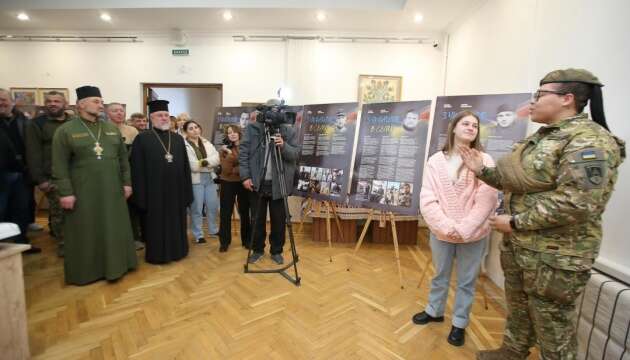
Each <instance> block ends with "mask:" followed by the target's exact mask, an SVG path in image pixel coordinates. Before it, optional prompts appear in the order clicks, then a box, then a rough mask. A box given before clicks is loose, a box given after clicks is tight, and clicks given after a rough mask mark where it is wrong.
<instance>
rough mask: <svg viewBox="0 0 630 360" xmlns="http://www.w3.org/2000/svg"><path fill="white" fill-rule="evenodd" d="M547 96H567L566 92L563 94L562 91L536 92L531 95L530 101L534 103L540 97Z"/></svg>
mask: <svg viewBox="0 0 630 360" xmlns="http://www.w3.org/2000/svg"><path fill="white" fill-rule="evenodd" d="M547 94H555V95H566V94H568V93H567V92H563V91H553V90H537V91H536V92H535V93H534V95H532V100H533V101H534V102H536V101H538V99H540V98H541V97H543V96H545V95H547Z"/></svg>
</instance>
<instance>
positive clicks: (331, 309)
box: [24, 217, 505, 360]
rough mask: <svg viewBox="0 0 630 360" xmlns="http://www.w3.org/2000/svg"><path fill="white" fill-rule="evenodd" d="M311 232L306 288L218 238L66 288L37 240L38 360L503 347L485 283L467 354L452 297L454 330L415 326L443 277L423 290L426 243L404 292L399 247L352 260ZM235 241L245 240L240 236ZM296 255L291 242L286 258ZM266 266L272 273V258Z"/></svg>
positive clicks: (28, 275) (31, 307)
mask: <svg viewBox="0 0 630 360" xmlns="http://www.w3.org/2000/svg"><path fill="white" fill-rule="evenodd" d="M38 221H39V223H40V224H45V222H46V221H45V219H44V218H43V217H42V218H40V219H38ZM233 228H234V229H237V228H238V226H234V227H233ZM298 228H299V227H298V226H295V229H296V230H297V229H298ZM310 234H311V228H310V225H305V227H304V230H303V231H302V232H301V233H296V237H297V248H298V252H299V254H300V257H301V261H300V263H299V271H300V276H301V277H302V286H300V287H295V286H294V285H292V284H291V283H289V282H288V281H287V280H286V279H284V278H283V277H281V276H280V275H278V274H269V275H267V274H264V275H262V274H244V273H243V263H244V261H245V256H246V251H245V250H243V249H242V248H241V247H240V245H238V244H234V245H236V246H234V245H233V246H232V247H231V248H230V250H229V251H228V252H227V253H219V252H218V240H217V238H215V237H213V238H210V239H209V243H208V244H203V245H196V244H191V251H190V255H189V256H188V257H187V258H186V259H183V260H182V261H179V262H177V263H172V264H169V265H163V266H156V265H150V264H147V263H145V262H144V261H143V260H141V262H140V266H139V269H137V270H136V271H134V272H132V273H129V274H127V275H126V276H125V277H124V278H123V279H121V280H119V281H117V282H115V283H108V282H106V281H100V282H97V283H94V284H91V285H88V286H84V287H77V286H65V285H64V283H63V260H62V259H60V258H57V256H56V255H55V244H54V240H53V239H52V238H50V237H49V236H48V235H47V234H46V233H45V232H40V233H36V234H33V236H32V239H33V242H34V243H35V244H36V245H38V246H40V247H42V248H43V253H42V254H40V255H29V256H25V257H24V261H25V265H24V272H25V287H26V298H27V312H28V324H29V338H30V346H31V353H32V355H33V358H34V359H50V360H53V359H137V360H140V359H151V360H154V359H473V358H474V353H475V351H476V350H477V349H485V348H493V347H496V346H498V345H499V344H500V342H501V338H502V331H503V325H504V318H505V310H504V305H503V304H502V302H503V300H502V292H501V291H500V289H498V288H497V287H496V286H494V285H493V284H492V283H491V282H490V281H489V280H485V281H482V283H483V287H484V288H485V290H486V293H487V295H488V298H489V309H488V310H485V309H484V307H483V298H482V296H481V292H480V291H477V295H476V298H475V304H474V306H473V311H472V321H471V324H470V326H469V327H468V329H467V331H466V335H467V337H466V344H465V346H463V347H461V348H456V347H453V346H451V345H449V344H448V343H447V342H446V336H447V335H448V332H449V330H450V326H451V324H450V320H451V317H450V313H451V311H452V304H453V297H454V288H453V287H451V291H450V293H449V300H448V306H447V314H446V318H447V319H446V321H445V322H444V323H440V324H429V325H427V326H417V325H414V324H413V323H411V321H410V319H411V316H412V315H413V314H414V313H416V312H418V311H420V310H422V309H423V307H424V305H425V304H426V301H427V295H428V289H429V282H430V277H431V275H432V272H429V274H428V276H427V277H426V279H425V281H424V283H423V284H422V286H421V288H418V281H419V279H420V274H421V270H422V265H423V264H424V261H425V259H426V258H427V255H428V254H429V252H428V248H427V247H426V245H425V246H421V247H417V246H401V263H402V267H403V279H404V285H405V289H404V290H401V289H400V287H399V281H398V273H397V268H396V263H395V260H394V248H393V246H392V245H391V244H388V245H379V244H369V243H366V244H365V245H364V246H363V247H362V249H361V250H360V251H359V254H358V258H357V259H356V260H353V259H352V257H351V253H352V247H351V246H352V245H350V244H345V245H341V244H334V248H333V250H332V253H331V252H329V250H328V248H327V244H325V243H316V242H313V241H312V240H311V237H310V236H311V235H310ZM420 235H421V239H422V243H423V244H426V236H427V234H426V233H425V231H422V230H420ZM233 239H234V241H235V242H236V243H238V242H239V240H238V239H239V238H238V236H237V233H236V232H235V233H234V236H233ZM287 250H288V242H287V247H285V257H288V255H289V254H290V252H289V251H287ZM330 254H332V257H333V261H332V262H329V255H330ZM139 255H140V256H139V257H140V258H142V256H143V252H142V251H141V252H139ZM348 264H351V271H350V272H348V271H346V268H347V266H348ZM261 266H271V260H270V259H269V257H268V255H266V256H265V258H264V261H263V262H262V265H261ZM452 283H454V281H453V282H452ZM478 289H479V285H478Z"/></svg>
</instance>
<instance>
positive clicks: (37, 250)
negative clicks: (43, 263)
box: [24, 245, 42, 255]
mask: <svg viewBox="0 0 630 360" xmlns="http://www.w3.org/2000/svg"><path fill="white" fill-rule="evenodd" d="M40 252H42V249H40V248H38V247H37V246H34V245H31V248H30V249H28V250H26V251H25V252H24V253H25V254H29V255H30V254H39V253H40Z"/></svg>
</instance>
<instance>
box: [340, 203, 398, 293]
mask: <svg viewBox="0 0 630 360" xmlns="http://www.w3.org/2000/svg"><path fill="white" fill-rule="evenodd" d="M374 215H375V214H374V209H370V212H369V213H368V216H367V221H366V222H365V225H364V226H363V231H361V236H359V241H358V242H357V245H356V246H355V247H354V252H353V253H352V258H353V259H356V256H357V252H358V251H359V248H360V247H361V244H363V239H365V235H366V234H367V231H368V229H369V228H370V223H371V222H372V220H373V218H374ZM378 215H379V217H380V222H381V224H384V223H385V222H387V220H389V221H390V222H391V224H392V239H393V241H394V252H395V254H396V265H397V266H398V280H399V281H400V288H401V289H404V288H405V287H404V285H403V282H402V269H401V267H400V254H399V252H398V233H397V232H396V217H395V216H394V213H393V212H389V213H388V214H383V213H379V214H378ZM346 270H348V271H350V265H348V268H347V269H346Z"/></svg>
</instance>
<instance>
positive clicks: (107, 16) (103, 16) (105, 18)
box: [101, 13, 112, 22]
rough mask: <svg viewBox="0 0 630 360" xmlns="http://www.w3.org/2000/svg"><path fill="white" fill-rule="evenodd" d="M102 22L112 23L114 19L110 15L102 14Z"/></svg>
mask: <svg viewBox="0 0 630 360" xmlns="http://www.w3.org/2000/svg"><path fill="white" fill-rule="evenodd" d="M101 20H103V21H107V22H110V21H112V17H111V16H110V15H109V14H108V13H102V14H101Z"/></svg>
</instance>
